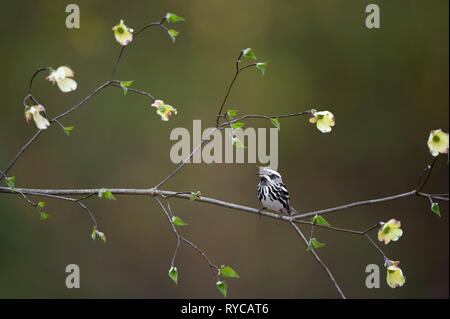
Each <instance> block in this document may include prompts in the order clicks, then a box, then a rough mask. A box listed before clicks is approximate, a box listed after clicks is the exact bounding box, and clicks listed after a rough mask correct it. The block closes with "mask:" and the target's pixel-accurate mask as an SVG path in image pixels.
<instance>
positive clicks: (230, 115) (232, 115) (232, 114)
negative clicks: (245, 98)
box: [227, 110, 237, 119]
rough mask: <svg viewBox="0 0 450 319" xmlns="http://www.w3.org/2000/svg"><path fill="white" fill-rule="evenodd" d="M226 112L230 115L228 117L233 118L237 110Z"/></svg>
mask: <svg viewBox="0 0 450 319" xmlns="http://www.w3.org/2000/svg"><path fill="white" fill-rule="evenodd" d="M227 114H228V116H229V117H230V119H233V117H235V116H236V114H237V110H228V111H227Z"/></svg>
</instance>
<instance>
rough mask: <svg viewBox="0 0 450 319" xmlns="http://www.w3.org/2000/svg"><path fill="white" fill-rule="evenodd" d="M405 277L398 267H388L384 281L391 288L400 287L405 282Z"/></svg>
mask: <svg viewBox="0 0 450 319" xmlns="http://www.w3.org/2000/svg"><path fill="white" fill-rule="evenodd" d="M405 281H406V280H405V277H404V276H403V272H402V270H401V269H400V268H398V267H396V266H391V267H388V271H387V276H386V282H387V284H388V285H389V287H391V288H397V287H401V286H403V285H404V284H405Z"/></svg>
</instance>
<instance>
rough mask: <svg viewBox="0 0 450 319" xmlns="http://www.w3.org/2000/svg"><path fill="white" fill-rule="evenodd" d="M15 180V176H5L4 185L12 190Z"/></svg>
mask: <svg viewBox="0 0 450 319" xmlns="http://www.w3.org/2000/svg"><path fill="white" fill-rule="evenodd" d="M15 181H16V177H15V176H11V177H5V183H6V185H8V187H9V189H10V190H11V191H12V192H14V186H15V185H16V183H15Z"/></svg>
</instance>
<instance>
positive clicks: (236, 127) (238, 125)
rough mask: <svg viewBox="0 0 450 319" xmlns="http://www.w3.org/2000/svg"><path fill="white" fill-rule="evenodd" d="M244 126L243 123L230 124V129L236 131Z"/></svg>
mask: <svg viewBox="0 0 450 319" xmlns="http://www.w3.org/2000/svg"><path fill="white" fill-rule="evenodd" d="M244 125H245V123H243V122H237V123H233V124H231V127H232V128H233V130H237V129H239V128H242V127H243V126H244Z"/></svg>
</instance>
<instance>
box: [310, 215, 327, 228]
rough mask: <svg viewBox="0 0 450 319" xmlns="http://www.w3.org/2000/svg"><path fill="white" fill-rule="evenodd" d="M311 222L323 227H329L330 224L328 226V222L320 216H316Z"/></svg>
mask: <svg viewBox="0 0 450 319" xmlns="http://www.w3.org/2000/svg"><path fill="white" fill-rule="evenodd" d="M311 221H312V222H313V223H314V222H315V223H316V224H319V225H325V226H330V224H328V222H327V221H326V220H325V218H323V217H322V216H320V215H316V216H314V217H313V218H312V219H311Z"/></svg>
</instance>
